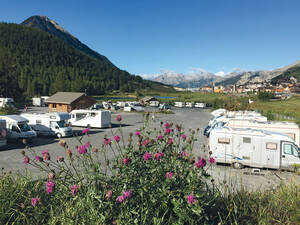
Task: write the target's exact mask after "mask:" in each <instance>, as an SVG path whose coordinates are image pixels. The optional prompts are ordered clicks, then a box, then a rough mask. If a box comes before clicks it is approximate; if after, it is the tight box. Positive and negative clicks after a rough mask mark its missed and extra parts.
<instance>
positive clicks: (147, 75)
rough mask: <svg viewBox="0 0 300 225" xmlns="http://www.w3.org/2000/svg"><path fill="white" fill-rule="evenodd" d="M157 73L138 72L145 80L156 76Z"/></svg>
mask: <svg viewBox="0 0 300 225" xmlns="http://www.w3.org/2000/svg"><path fill="white" fill-rule="evenodd" d="M159 75H160V74H140V75H139V76H141V77H142V78H143V79H145V80H152V79H154V78H156V77H158V76H159Z"/></svg>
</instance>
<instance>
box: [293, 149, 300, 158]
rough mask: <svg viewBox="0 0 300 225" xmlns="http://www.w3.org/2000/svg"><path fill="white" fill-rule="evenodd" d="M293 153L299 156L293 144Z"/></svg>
mask: <svg viewBox="0 0 300 225" xmlns="http://www.w3.org/2000/svg"><path fill="white" fill-rule="evenodd" d="M293 155H294V156H296V157H299V152H298V149H297V148H296V147H295V146H293Z"/></svg>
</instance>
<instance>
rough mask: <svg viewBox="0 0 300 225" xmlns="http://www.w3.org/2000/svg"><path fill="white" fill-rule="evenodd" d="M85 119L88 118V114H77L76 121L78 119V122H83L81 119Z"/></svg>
mask: <svg viewBox="0 0 300 225" xmlns="http://www.w3.org/2000/svg"><path fill="white" fill-rule="evenodd" d="M84 117H86V113H77V114H76V119H78V120H81V119H83V118H84Z"/></svg>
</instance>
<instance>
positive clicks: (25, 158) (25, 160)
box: [24, 156, 30, 164]
mask: <svg viewBox="0 0 300 225" xmlns="http://www.w3.org/2000/svg"><path fill="white" fill-rule="evenodd" d="M29 161H30V160H29V158H28V156H25V157H24V164H28V163H29Z"/></svg>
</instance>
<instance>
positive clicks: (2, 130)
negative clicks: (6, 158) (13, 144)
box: [0, 120, 6, 147]
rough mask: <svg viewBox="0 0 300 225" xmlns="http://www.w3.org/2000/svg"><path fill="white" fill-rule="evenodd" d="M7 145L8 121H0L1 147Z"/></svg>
mask: <svg viewBox="0 0 300 225" xmlns="http://www.w3.org/2000/svg"><path fill="white" fill-rule="evenodd" d="M5 145H6V121H5V120H0V147H2V146H5Z"/></svg>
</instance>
